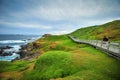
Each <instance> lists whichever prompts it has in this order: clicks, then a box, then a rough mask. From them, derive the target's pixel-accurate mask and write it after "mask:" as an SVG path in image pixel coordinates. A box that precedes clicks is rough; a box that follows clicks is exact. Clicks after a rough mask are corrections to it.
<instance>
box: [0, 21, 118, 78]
mask: <svg viewBox="0 0 120 80" xmlns="http://www.w3.org/2000/svg"><path fill="white" fill-rule="evenodd" d="M111 29H112V30H111ZM110 30H111V31H113V32H114V33H111V32H110V33H108V32H109V31H110ZM119 30H120V20H117V21H113V22H110V23H107V24H104V25H99V26H92V27H86V28H81V29H79V30H77V31H75V32H73V33H70V34H69V35H72V36H74V37H77V38H80V39H101V38H102V37H103V36H104V35H106V36H108V37H109V38H110V40H111V41H118V42H119V40H120V36H119V35H118V34H120V32H119ZM26 50H27V51H28V52H30V53H31V54H32V55H31V54H29V55H24V57H29V59H26V58H23V59H21V60H16V61H14V62H3V61H0V79H1V80H119V79H120V76H119V75H120V62H119V61H118V60H116V59H114V58H112V57H111V56H109V55H107V54H105V53H103V52H102V51H100V50H97V49H95V48H93V47H91V46H89V45H86V44H77V43H74V42H73V41H72V40H71V39H69V37H68V36H67V35H59V36H58V35H47V36H44V37H42V38H40V39H38V40H36V41H35V42H33V43H29V44H28V46H27V48H26ZM36 55H37V56H36Z"/></svg>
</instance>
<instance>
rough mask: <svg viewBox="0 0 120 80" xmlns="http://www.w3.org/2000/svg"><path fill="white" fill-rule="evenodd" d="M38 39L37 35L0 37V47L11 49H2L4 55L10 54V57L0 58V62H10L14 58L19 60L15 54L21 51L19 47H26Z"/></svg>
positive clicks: (18, 56)
mask: <svg viewBox="0 0 120 80" xmlns="http://www.w3.org/2000/svg"><path fill="white" fill-rule="evenodd" d="M40 37H41V36H38V35H0V47H6V46H9V47H12V48H10V49H4V53H9V52H11V53H12V55H10V56H0V61H12V60H14V59H16V58H20V55H19V54H17V52H19V50H20V49H21V45H26V44H27V43H29V42H33V41H35V40H37V39H38V38H40Z"/></svg>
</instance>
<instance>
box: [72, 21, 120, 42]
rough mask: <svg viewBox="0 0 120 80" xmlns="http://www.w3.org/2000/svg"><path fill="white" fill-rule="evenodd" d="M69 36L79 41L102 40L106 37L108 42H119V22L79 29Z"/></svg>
mask: <svg viewBox="0 0 120 80" xmlns="http://www.w3.org/2000/svg"><path fill="white" fill-rule="evenodd" d="M70 35H72V36H74V37H77V38H80V39H102V38H103V36H106V37H108V38H109V39H110V41H120V20H115V21H112V22H109V23H106V24H103V25H97V26H90V27H86V28H80V29H78V30H76V31H74V32H72V33H71V34H70Z"/></svg>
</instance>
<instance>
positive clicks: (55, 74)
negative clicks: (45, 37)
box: [26, 51, 76, 80]
mask: <svg viewBox="0 0 120 80" xmlns="http://www.w3.org/2000/svg"><path fill="white" fill-rule="evenodd" d="M74 72H76V68H75V67H74V66H73V65H72V58H71V53H69V52H64V51H49V52H46V53H44V54H42V55H41V56H40V57H39V58H38V60H37V61H36V63H35V68H34V71H32V72H31V73H29V74H27V76H28V78H26V80H27V79H34V80H37V79H39V80H49V79H51V78H59V77H65V76H68V75H71V74H73V73H74ZM30 76H32V77H30Z"/></svg>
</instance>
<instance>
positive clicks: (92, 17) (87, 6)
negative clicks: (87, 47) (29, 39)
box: [0, 0, 120, 34]
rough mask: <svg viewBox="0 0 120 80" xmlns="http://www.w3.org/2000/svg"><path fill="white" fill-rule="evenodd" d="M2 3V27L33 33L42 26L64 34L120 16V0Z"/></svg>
mask: <svg viewBox="0 0 120 80" xmlns="http://www.w3.org/2000/svg"><path fill="white" fill-rule="evenodd" d="M1 5H2V6H1ZM1 5H0V6H1V7H0V8H1V10H0V14H1V15H0V19H1V21H0V25H2V29H3V27H4V26H7V28H9V29H10V28H12V27H16V28H18V27H19V28H26V31H27V30H28V29H32V30H33V33H34V32H36V31H35V30H36V29H37V30H41V29H42V30H41V31H38V33H47V32H49V33H52V34H53V33H54V34H64V33H69V32H71V31H74V30H75V29H78V28H80V27H86V26H92V25H99V24H103V23H106V22H109V21H112V20H115V19H120V16H119V14H120V9H119V5H120V2H119V0H27V1H25V0H13V1H5V0H2V4H1ZM5 28H6V27H5ZM5 28H4V29H5ZM16 28H15V29H16ZM5 30H7V29H5ZM32 30H31V31H32Z"/></svg>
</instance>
